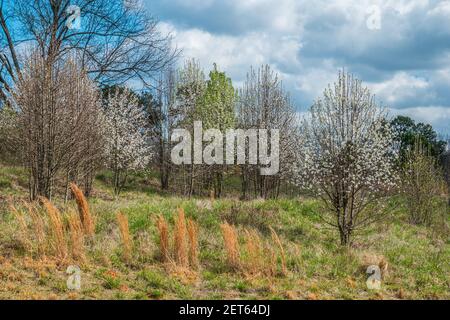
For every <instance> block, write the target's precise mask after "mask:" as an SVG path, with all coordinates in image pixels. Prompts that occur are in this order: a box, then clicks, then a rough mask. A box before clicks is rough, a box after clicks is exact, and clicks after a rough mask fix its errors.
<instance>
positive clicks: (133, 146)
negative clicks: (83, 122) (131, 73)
mask: <svg viewBox="0 0 450 320" xmlns="http://www.w3.org/2000/svg"><path fill="white" fill-rule="evenodd" d="M104 120H105V139H106V145H105V148H106V165H107V166H108V168H109V169H111V170H112V171H113V174H114V177H113V179H114V192H115V194H116V195H118V194H119V193H120V191H121V190H122V188H123V186H124V185H125V183H126V180H127V177H128V174H129V172H130V171H132V170H138V169H143V168H145V167H146V166H147V165H148V163H149V161H150V157H151V148H150V144H149V141H148V140H147V138H146V134H145V125H146V123H145V121H146V118H145V113H144V111H143V110H142V108H140V107H139V102H138V98H137V96H136V95H135V94H133V92H131V91H130V90H129V89H123V88H112V89H110V90H108V92H107V93H106V97H105V99H104Z"/></svg>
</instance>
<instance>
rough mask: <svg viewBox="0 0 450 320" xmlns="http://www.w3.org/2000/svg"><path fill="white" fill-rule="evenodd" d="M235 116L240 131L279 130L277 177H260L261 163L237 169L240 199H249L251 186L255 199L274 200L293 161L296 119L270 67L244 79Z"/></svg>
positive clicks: (295, 142)
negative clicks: (238, 171) (239, 175)
mask: <svg viewBox="0 0 450 320" xmlns="http://www.w3.org/2000/svg"><path fill="white" fill-rule="evenodd" d="M237 116H238V128H240V129H245V130H247V129H278V130H279V131H280V147H279V162H280V171H279V173H278V174H277V175H273V176H263V175H261V174H260V169H261V164H258V165H251V164H245V165H242V166H241V181H242V197H243V198H247V197H248V196H249V192H250V189H251V187H252V185H253V190H254V194H255V196H259V197H262V198H270V197H272V198H276V197H278V195H279V191H280V185H281V182H282V180H286V178H287V177H288V172H289V171H288V168H289V167H290V165H291V163H292V162H293V161H294V152H293V150H294V149H295V148H294V146H295V145H296V144H297V143H298V119H297V116H296V113H295V110H294V107H293V105H292V103H291V101H290V98H289V95H288V93H287V92H286V91H285V90H284V88H283V85H282V82H281V81H280V79H279V77H278V75H277V74H276V73H275V72H274V71H272V70H271V68H270V66H268V65H265V66H262V67H260V68H259V69H258V70H255V69H253V68H251V69H250V72H249V73H248V74H247V80H246V82H245V83H244V86H243V88H241V89H240V91H239V98H238V102H237ZM247 153H248V148H247Z"/></svg>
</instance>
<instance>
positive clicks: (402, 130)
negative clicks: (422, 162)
mask: <svg viewBox="0 0 450 320" xmlns="http://www.w3.org/2000/svg"><path fill="white" fill-rule="evenodd" d="M391 128H392V131H393V133H394V140H395V142H396V144H397V148H398V151H399V154H400V161H401V163H402V164H403V163H405V161H406V159H407V155H408V153H409V152H410V150H411V149H412V148H413V147H414V145H415V144H417V143H420V144H421V145H422V146H423V148H424V149H426V150H427V152H428V153H429V154H430V156H432V157H434V158H435V159H438V158H439V156H440V155H441V154H442V153H443V152H444V151H445V146H446V142H445V141H440V140H439V139H438V135H437V133H436V132H435V131H434V130H433V127H432V126H431V125H429V124H424V123H416V122H415V121H414V120H413V119H411V118H409V117H405V116H398V117H396V118H395V119H394V120H392V121H391Z"/></svg>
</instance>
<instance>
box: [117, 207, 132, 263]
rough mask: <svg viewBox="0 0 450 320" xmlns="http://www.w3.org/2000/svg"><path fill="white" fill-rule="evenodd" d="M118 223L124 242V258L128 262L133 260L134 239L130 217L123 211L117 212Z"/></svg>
mask: <svg viewBox="0 0 450 320" xmlns="http://www.w3.org/2000/svg"><path fill="white" fill-rule="evenodd" d="M116 218H117V223H118V224H119V230H120V236H121V238H122V244H123V252H122V253H123V259H124V261H125V262H126V263H130V262H131V254H132V240H131V237H130V229H129V226H128V218H127V217H126V216H125V215H124V214H123V213H121V212H118V213H117V216H116Z"/></svg>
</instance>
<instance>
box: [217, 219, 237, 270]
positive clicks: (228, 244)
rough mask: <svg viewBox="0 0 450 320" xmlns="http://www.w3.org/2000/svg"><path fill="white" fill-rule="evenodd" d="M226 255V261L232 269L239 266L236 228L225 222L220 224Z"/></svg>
mask: <svg viewBox="0 0 450 320" xmlns="http://www.w3.org/2000/svg"><path fill="white" fill-rule="evenodd" d="M220 229H221V230H222V237H223V241H224V246H225V252H226V255H227V263H228V265H229V266H230V267H231V268H233V269H238V268H239V267H240V256H239V242H238V235H237V231H236V229H235V228H234V227H233V226H231V225H229V224H228V223H227V222H225V223H222V224H221V225H220Z"/></svg>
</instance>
